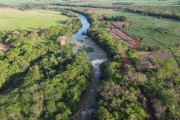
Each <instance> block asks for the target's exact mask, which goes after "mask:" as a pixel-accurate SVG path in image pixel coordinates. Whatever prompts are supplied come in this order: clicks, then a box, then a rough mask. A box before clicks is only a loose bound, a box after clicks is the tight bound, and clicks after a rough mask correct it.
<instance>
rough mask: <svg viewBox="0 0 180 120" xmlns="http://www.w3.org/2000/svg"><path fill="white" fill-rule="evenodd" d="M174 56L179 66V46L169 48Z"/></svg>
mask: <svg viewBox="0 0 180 120" xmlns="http://www.w3.org/2000/svg"><path fill="white" fill-rule="evenodd" d="M171 49H172V51H173V53H174V55H175V56H176V59H177V60H178V62H179V64H180V46H178V47H173V48H171Z"/></svg>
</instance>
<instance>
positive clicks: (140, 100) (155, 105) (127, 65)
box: [86, 13, 180, 120]
mask: <svg viewBox="0 0 180 120" xmlns="http://www.w3.org/2000/svg"><path fill="white" fill-rule="evenodd" d="M86 16H87V17H88V18H89V20H90V21H91V23H92V26H91V28H90V29H89V31H88V34H89V35H90V36H91V37H92V38H93V39H95V40H96V42H97V44H99V45H100V46H101V47H102V48H104V49H105V50H106V51H107V53H108V55H109V58H110V59H109V60H108V61H107V62H106V63H104V65H103V67H102V77H101V79H102V83H101V86H100V87H99V97H98V99H99V100H98V102H97V106H98V107H97V111H96V115H95V118H96V119H99V120H109V119H112V120H119V119H138V120H139V119H147V118H148V116H149V115H148V114H149V113H148V111H147V105H146V101H147V100H148V102H149V103H150V105H151V106H152V111H153V112H154V119H158V120H162V119H178V118H179V117H180V114H179V112H180V111H179V107H178V106H179V103H178V101H179V97H178V94H179V92H178V83H179V82H180V79H179V69H178V67H177V64H176V61H175V60H174V59H169V60H163V61H154V62H155V63H154V64H156V65H157V66H158V68H157V69H144V70H138V68H137V67H136V66H138V64H139V60H138V57H137V55H136V52H135V51H133V50H131V49H130V48H127V47H126V45H125V44H123V43H121V42H120V41H117V39H116V38H114V37H112V36H111V35H110V34H109V33H108V32H107V31H106V30H105V29H104V28H103V27H104V26H105V25H103V23H102V21H101V20H100V19H99V18H98V15H97V14H95V13H93V14H86ZM104 24H105V23H104ZM144 94H145V95H144Z"/></svg>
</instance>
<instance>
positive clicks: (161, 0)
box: [0, 0, 179, 6]
mask: <svg viewBox="0 0 180 120" xmlns="http://www.w3.org/2000/svg"><path fill="white" fill-rule="evenodd" d="M178 1H179V0H87V1H79V0H77V1H76V2H71V4H78V5H87V4H88V5H100V6H101V5H115V6H116V5H123V4H124V3H131V5H137V6H170V5H178V4H177V2H178ZM28 2H32V3H52V2H58V3H69V2H68V1H67V0H54V1H53V0H0V3H4V4H11V5H12V4H21V3H28Z"/></svg>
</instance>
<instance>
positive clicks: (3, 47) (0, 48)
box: [0, 43, 10, 52]
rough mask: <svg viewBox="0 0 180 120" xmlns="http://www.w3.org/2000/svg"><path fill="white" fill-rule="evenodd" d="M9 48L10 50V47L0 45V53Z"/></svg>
mask: <svg viewBox="0 0 180 120" xmlns="http://www.w3.org/2000/svg"><path fill="white" fill-rule="evenodd" d="M9 48H10V46H8V45H3V44H2V43H0V51H3V52H6V51H8V50H9Z"/></svg>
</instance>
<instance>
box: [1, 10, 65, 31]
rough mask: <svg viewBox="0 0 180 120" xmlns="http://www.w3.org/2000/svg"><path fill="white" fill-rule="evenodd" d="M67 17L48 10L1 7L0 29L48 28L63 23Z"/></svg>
mask: <svg viewBox="0 0 180 120" xmlns="http://www.w3.org/2000/svg"><path fill="white" fill-rule="evenodd" d="M66 18H67V17H66V16H63V15H61V14H60V12H54V11H47V10H30V11H20V10H16V9H10V8H2V9H0V21H1V22H0V26H1V27H0V30H13V29H37V28H46V27H49V26H52V25H57V24H60V23H62V22H63V21H64V20H65V19H66Z"/></svg>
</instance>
